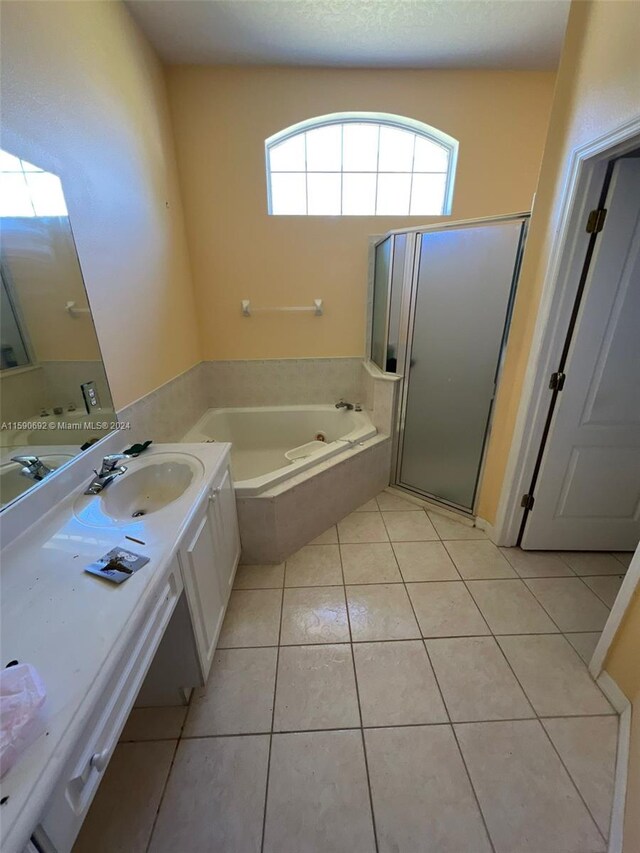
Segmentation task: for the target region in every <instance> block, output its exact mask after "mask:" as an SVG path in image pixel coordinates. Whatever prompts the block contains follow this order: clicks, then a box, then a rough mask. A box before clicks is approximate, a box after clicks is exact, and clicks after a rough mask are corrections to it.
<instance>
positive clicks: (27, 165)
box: [20, 160, 43, 172]
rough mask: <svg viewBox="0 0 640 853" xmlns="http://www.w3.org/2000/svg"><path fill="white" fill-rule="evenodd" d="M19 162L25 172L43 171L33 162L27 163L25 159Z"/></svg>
mask: <svg viewBox="0 0 640 853" xmlns="http://www.w3.org/2000/svg"><path fill="white" fill-rule="evenodd" d="M20 163H21V165H22V168H23V170H24V171H25V172H42V171H43V169H41V168H40V167H39V166H34V165H33V163H29V162H27V160H20Z"/></svg>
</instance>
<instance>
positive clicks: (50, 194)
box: [26, 172, 67, 216]
mask: <svg viewBox="0 0 640 853" xmlns="http://www.w3.org/2000/svg"><path fill="white" fill-rule="evenodd" d="M26 179H27V185H28V187H29V192H30V193H31V202H32V204H33V208H34V210H35V212H36V216H66V215H67V205H66V203H65V200H64V194H63V192H62V184H61V183H60V178H58V177H57V176H56V175H52V174H51V172H27V173H26Z"/></svg>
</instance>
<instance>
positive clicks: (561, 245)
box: [484, 116, 640, 547]
mask: <svg viewBox="0 0 640 853" xmlns="http://www.w3.org/2000/svg"><path fill="white" fill-rule="evenodd" d="M639 147H640V116H638V117H636V118H634V119H633V120H632V121H630V122H627V123H625V124H623V125H621V126H619V127H618V128H616V129H615V130H613V131H611V132H609V133H607V134H605V135H603V136H600V137H597V138H595V139H593V140H591V141H590V142H587V143H585V144H584V145H581V146H578V147H576V148H574V149H573V151H572V152H571V154H570V156H569V168H568V169H567V172H566V176H565V179H564V182H563V184H562V186H561V188H560V227H559V228H558V230H557V233H556V237H555V239H554V241H553V243H552V246H551V251H550V254H549V260H548V263H547V267H546V270H545V274H544V282H543V287H542V294H541V297H540V304H539V308H538V316H537V319H536V325H535V329H534V333H533V340H532V343H531V350H530V353H529V360H528V364H527V370H526V374H525V379H524V384H523V388H522V395H521V397H520V403H519V406H518V414H517V418H516V425H515V429H514V433H513V439H512V442H511V448H510V451H509V457H508V461H507V467H506V472H505V477H504V482H503V484H502V489H501V493H500V500H499V504H498V511H497V514H496V521H495V523H494V524H493V525H490V524H488V523H485V524H484V526H485V529H487V531H488V532H489V533H490V538H491V539H492V541H493V542H495V544H496V545H503V546H508V547H509V546H514V545H515V544H516V543H517V541H518V535H519V532H520V526H521V523H522V518H523V515H524V512H525V510H524V509H523V508H522V506H521V500H522V496H523V495H524V494H526V493H527V491H528V488H529V485H530V483H531V480H532V476H533V471H534V468H535V463H536V459H537V457H538V452H539V450H540V446H541V443H542V439H543V435H544V427H545V422H546V419H547V414H548V411H549V403H550V399H551V398H550V394H551V392H550V390H549V377H550V376H551V374H552V373H553V372H554V371H555V370H556V369H557V366H558V364H559V363H560V356H561V354H562V350H563V347H564V344H565V341H566V336H567V331H568V329H569V323H570V319H571V315H572V312H573V307H574V304H575V299H576V295H577V291H578V285H579V281H580V276H581V274H582V270H583V266H584V261H585V257H586V252H587V247H588V244H589V240H590V235H589V234H587V232H586V229H585V224H586V221H587V216H588V213H589V211H590V210H592V209H594V208H597V207H598V203H599V200H600V195H601V192H602V187H603V185H604V182H605V178H606V174H607V169H608V167H609V163H610V161H611V160H613V159H616V158H618V157H621V156H623V155H624V154H627V153H629V152H631V151H633V150H634V149H636V148H639Z"/></svg>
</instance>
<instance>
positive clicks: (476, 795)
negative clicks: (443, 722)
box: [451, 724, 497, 853]
mask: <svg viewBox="0 0 640 853" xmlns="http://www.w3.org/2000/svg"><path fill="white" fill-rule="evenodd" d="M451 731H452V733H453V737H454V740H455V742H456V746H457V747H458V752H459V753H460V758H461V759H462V764H463V766H464V769H465V772H466V774H467V779H468V780H469V785H470V786H471V791H472V793H473V798H474V800H475V801H476V805H477V806H478V811H479V812H480V817H481V818H482V823H483V825H484V831H485V832H486V833H487V840H488V841H489V844H490V845H491V849H492V850H493V853H497V852H496V847H495V844H494V843H493V838H492V837H491V833H490V832H489V824H488V823H487V818H486V817H485V814H484V811H483V810H482V806H481V804H480V798H479V797H478V793H477V791H476V786H475V785H474V784H473V779H472V778H471V773H470V772H469V767H468V766H467V760H466V758H465V757H464V753H463V751H462V747H461V746H460V741H459V740H458V733H457V731H456V727H455V725H453V724H452V725H451Z"/></svg>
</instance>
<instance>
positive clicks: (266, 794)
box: [260, 562, 287, 853]
mask: <svg viewBox="0 0 640 853" xmlns="http://www.w3.org/2000/svg"><path fill="white" fill-rule="evenodd" d="M286 571H287V564H286V562H285V567H284V572H283V576H282V594H281V596H280V621H279V623H278V645H277V647H276V672H275V678H274V680H273V707H272V709H271V730H270V732H269V751H268V753H267V774H266V781H265V789H264V810H263V813H262V837H261V840H260V851H261V853H262V851H264V839H265V831H266V828H267V804H268V800H269V777H270V775H271V750H272V747H273V727H274V721H275V716H276V698H277V691H278V669H279V667H280V639H281V637H282V613H283V611H284V592H285V586H284V583H285V576H286Z"/></svg>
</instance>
